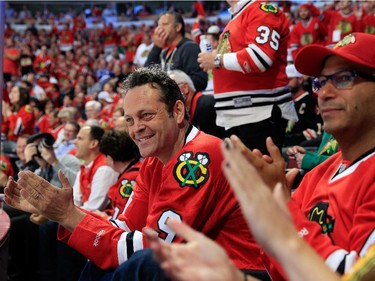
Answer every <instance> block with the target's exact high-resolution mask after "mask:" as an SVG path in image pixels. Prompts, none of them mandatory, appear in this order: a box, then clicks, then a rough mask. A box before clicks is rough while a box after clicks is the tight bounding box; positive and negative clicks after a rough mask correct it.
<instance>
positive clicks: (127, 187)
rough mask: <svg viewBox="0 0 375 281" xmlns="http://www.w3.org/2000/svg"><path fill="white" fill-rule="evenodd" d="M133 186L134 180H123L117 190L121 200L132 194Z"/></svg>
mask: <svg viewBox="0 0 375 281" xmlns="http://www.w3.org/2000/svg"><path fill="white" fill-rule="evenodd" d="M134 186H135V180H128V179H123V180H122V181H121V186H120V189H119V192H120V195H121V197H122V198H129V197H130V195H131V194H132V192H133V189H134Z"/></svg>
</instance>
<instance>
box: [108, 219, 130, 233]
mask: <svg viewBox="0 0 375 281" xmlns="http://www.w3.org/2000/svg"><path fill="white" fill-rule="evenodd" d="M110 222H111V223H112V225H113V226H115V227H118V228H121V229H123V230H125V231H128V232H130V231H131V230H130V228H129V227H128V225H127V224H126V222H125V221H123V220H119V219H117V220H110Z"/></svg>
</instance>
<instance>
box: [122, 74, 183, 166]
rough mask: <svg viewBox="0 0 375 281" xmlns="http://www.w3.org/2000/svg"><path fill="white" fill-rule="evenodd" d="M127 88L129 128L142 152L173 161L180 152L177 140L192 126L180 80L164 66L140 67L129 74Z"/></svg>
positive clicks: (125, 86) (125, 85) (125, 105)
mask: <svg viewBox="0 0 375 281" xmlns="http://www.w3.org/2000/svg"><path fill="white" fill-rule="evenodd" d="M124 88H125V97H124V111H125V119H126V122H127V126H128V132H129V135H130V137H131V138H132V139H133V140H134V141H135V143H136V144H137V146H138V147H139V150H140V152H141V155H142V156H143V157H148V156H154V157H158V158H159V160H160V161H162V162H163V163H165V162H166V161H169V159H170V157H171V155H173V154H174V153H176V152H177V150H176V147H175V146H176V144H175V143H176V142H177V141H178V138H180V137H181V135H180V134H181V133H182V131H183V132H184V133H183V134H185V130H186V128H187V126H188V121H187V120H188V114H187V111H186V107H185V103H184V98H183V96H182V94H181V91H180V89H179V87H178V85H177V83H176V82H175V81H173V79H171V78H170V77H169V76H168V74H167V73H165V72H164V71H162V70H161V69H160V68H157V67H155V68H139V69H137V70H135V71H134V72H133V73H132V74H131V75H130V76H129V77H128V79H127V80H126V81H125V83H124ZM171 143H174V144H175V145H174V146H171ZM175 150H176V151H175ZM171 153H172V154H171Z"/></svg>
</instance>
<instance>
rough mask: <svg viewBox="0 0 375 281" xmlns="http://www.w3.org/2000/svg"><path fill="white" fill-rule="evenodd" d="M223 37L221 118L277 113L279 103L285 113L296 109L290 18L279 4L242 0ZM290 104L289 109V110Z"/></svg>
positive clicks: (236, 120) (234, 121) (218, 73)
mask: <svg viewBox="0 0 375 281" xmlns="http://www.w3.org/2000/svg"><path fill="white" fill-rule="evenodd" d="M232 12H233V18H232V19H231V20H230V21H229V22H228V24H227V26H226V27H225V29H224V30H223V32H222V33H221V35H220V39H219V46H218V53H220V54H222V55H223V65H224V67H220V68H215V69H214V70H213V82H214V91H215V100H216V105H215V108H216V112H217V124H218V125H219V126H222V127H233V126H239V125H243V124H248V123H255V122H259V121H262V120H264V119H267V118H269V117H270V116H271V111H272V107H273V105H274V104H278V105H279V106H280V108H281V109H282V112H283V117H284V118H285V119H290V117H291V116H285V113H286V112H287V111H289V110H291V111H292V112H294V109H293V103H292V101H291V94H290V92H289V87H288V79H287V76H286V73H285V67H286V64H287V61H286V56H287V44H288V40H289V24H288V21H287V19H286V17H285V15H284V13H283V12H282V11H281V10H279V8H278V7H276V6H273V5H272V4H270V3H264V2H261V1H250V0H249V1H246V0H243V1H240V2H238V3H237V4H236V6H234V7H233V10H232ZM284 109H285V110H284Z"/></svg>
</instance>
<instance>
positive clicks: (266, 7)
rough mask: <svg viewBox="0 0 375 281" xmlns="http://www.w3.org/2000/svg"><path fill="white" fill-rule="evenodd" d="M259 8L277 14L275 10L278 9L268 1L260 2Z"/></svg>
mask: <svg viewBox="0 0 375 281" xmlns="http://www.w3.org/2000/svg"><path fill="white" fill-rule="evenodd" d="M260 9H261V10H262V11H264V12H266V13H273V14H277V12H278V11H279V9H278V8H277V7H276V6H274V5H272V4H270V3H261V4H260Z"/></svg>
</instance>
